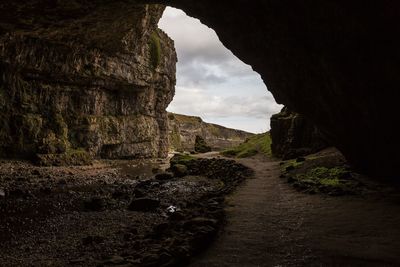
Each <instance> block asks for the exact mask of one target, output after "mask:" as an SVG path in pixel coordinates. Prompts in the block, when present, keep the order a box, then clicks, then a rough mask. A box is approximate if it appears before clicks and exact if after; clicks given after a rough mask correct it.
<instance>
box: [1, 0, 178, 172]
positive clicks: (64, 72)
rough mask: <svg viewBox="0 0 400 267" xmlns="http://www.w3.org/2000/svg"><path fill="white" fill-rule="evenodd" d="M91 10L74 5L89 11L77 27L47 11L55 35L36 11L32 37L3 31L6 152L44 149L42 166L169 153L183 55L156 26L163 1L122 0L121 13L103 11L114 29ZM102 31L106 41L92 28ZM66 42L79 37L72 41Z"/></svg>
mask: <svg viewBox="0 0 400 267" xmlns="http://www.w3.org/2000/svg"><path fill="white" fill-rule="evenodd" d="M63 6H64V5H63ZM84 6H85V4H83V5H81V4H77V5H76V6H75V7H74V8H73V9H75V8H77V9H76V10H79V9H80V7H82V10H87V11H88V12H86V11H85V12H84V13H86V14H85V15H83V14H81V15H79V14H75V15H77V16H75V15H73V17H74V19H72V21H71V23H72V24H74V25H75V26H76V28H75V29H74V30H72V29H71V27H70V25H71V24H69V23H65V24H63V23H61V24H58V23H53V22H54V21H53V20H48V21H47V22H44V21H45V20H47V18H45V16H40V17H41V18H42V19H43V20H42V22H44V23H45V24H46V25H47V26H44V27H45V28H46V32H47V33H44V32H42V33H38V32H36V30H34V29H40V28H41V27H40V26H39V25H36V22H38V21H37V20H36V19H33V17H31V18H30V19H28V20H31V22H30V23H29V24H30V26H28V25H26V26H27V27H26V28H25V27H24V29H25V30H26V34H22V32H20V31H19V30H18V29H17V28H18V27H17V28H13V29H11V28H10V29H9V30H7V34H5V33H4V32H3V31H1V32H0V47H1V52H0V72H1V73H2V74H4V75H2V77H1V79H0V107H1V115H0V125H2V127H1V129H0V156H2V157H29V158H31V157H32V155H36V157H35V162H36V163H37V164H39V165H41V166H52V165H55V166H63V165H86V164H89V163H90V160H89V159H90V158H92V157H101V158H110V159H119V158H122V159H130V158H154V157H166V156H167V154H168V125H167V124H168V122H167V112H166V107H167V106H168V105H169V103H170V102H171V100H172V98H173V96H174V91H175V81H176V78H175V72H176V70H175V65H176V60H177V58H176V52H175V48H174V43H173V41H172V40H171V39H170V38H169V37H168V36H167V35H166V34H165V33H164V32H163V31H161V30H159V29H158V27H157V23H158V20H159V19H160V17H161V15H162V13H163V10H164V8H165V7H163V6H161V5H149V6H147V5H139V4H136V3H135V5H134V7H133V8H132V7H128V8H127V9H125V7H126V4H122V3H118V4H116V5H115V6H114V7H117V6H119V8H121V9H120V10H121V12H119V11H118V12H117V13H114V12H112V11H111V13H110V14H108V15H107V16H106V17H107V18H106V17H105V19H110V20H109V21H118V24H119V26H118V27H117V28H115V27H116V26H115V25H116V24H115V23H109V22H105V21H103V22H102V21H97V22H94V21H93V19H94V18H95V17H98V15H99V13H98V12H100V13H101V12H103V11H101V10H102V8H100V7H99V9H98V8H97V7H94V6H93V8H90V10H89V9H86V7H84ZM15 8H17V7H16V6H15V7H13V8H12V10H15ZM5 9H7V7H5V6H3V5H1V7H0V11H1V13H2V14H3V12H5ZM44 9H47V8H46V7H44ZM61 9H62V7H61V6H60V12H61V13H64V11H61ZM38 10H39V9H38ZM68 10H69V9H68ZM65 12H67V13H68V12H69V11H66V10H65ZM4 14H5V13H4ZM65 14H66V13H65ZM30 16H35V12H32V13H30ZM49 16H55V17H54V18H56V17H58V16H57V15H56V13H52V15H50V14H49ZM67 17H69V15H68V16H67ZM111 17H113V18H111ZM58 19H60V21H61V20H62V19H61V18H60V17H59V18H58ZM58 19H57V20H58ZM0 20H1V23H0V24H3V23H4V20H3V19H0ZM17 20H18V19H17ZM24 20H25V19H24ZM39 20H41V19H39ZM89 21H91V22H89ZM32 22H33V23H32ZM38 23H39V24H40V22H38ZM88 23H89V24H91V23H94V24H92V25H91V26H90V25H89V24H88ZM18 24H19V23H16V25H18ZM31 27H32V28H31ZM38 27H39V28H38ZM97 27H99V28H102V30H101V31H100V32H101V33H102V34H103V33H104V34H105V35H104V36H108V37H107V38H106V39H107V40H108V41H105V40H104V41H101V39H102V38H100V36H98V35H97V34H93V33H94V32H93V30H94V29H98V28H97ZM100 32H99V33H100ZM102 34H101V35H102ZM89 36H90V37H89ZM96 36H97V37H96ZM65 38H67V39H69V40H74V42H73V43H70V44H68V45H66V42H65V41H61V40H66V39H65ZM22 65H23V66H24V69H22V68H19V67H18V66H22ZM9 92H13V93H12V94H11V93H9ZM14 96H15V97H14ZM3 126H4V127H3Z"/></svg>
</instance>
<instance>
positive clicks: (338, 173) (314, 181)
mask: <svg viewBox="0 0 400 267" xmlns="http://www.w3.org/2000/svg"><path fill="white" fill-rule="evenodd" d="M287 174H288V182H289V183H292V184H293V186H294V187H295V188H298V189H300V190H302V191H305V192H308V193H327V194H329V195H345V194H355V193H357V191H359V188H360V183H359V182H358V181H357V180H354V179H352V175H351V172H350V171H348V170H347V169H345V168H343V167H334V168H326V167H316V168H312V169H310V170H308V171H306V172H305V173H299V174H290V171H287Z"/></svg>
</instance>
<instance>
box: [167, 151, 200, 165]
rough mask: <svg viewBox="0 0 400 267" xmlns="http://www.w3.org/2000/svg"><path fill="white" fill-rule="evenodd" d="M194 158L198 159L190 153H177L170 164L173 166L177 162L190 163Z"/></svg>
mask: <svg viewBox="0 0 400 267" xmlns="http://www.w3.org/2000/svg"><path fill="white" fill-rule="evenodd" d="M193 160H196V158H194V157H192V156H190V155H186V154H176V155H174V156H173V157H172V158H171V160H170V164H171V166H173V165H177V164H181V165H187V164H188V163H190V162H191V161H193Z"/></svg>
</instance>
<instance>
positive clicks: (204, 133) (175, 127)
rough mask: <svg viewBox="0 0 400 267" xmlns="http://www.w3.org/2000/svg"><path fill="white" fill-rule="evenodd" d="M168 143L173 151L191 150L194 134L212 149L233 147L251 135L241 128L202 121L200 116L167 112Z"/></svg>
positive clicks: (251, 134) (194, 139)
mask: <svg viewBox="0 0 400 267" xmlns="http://www.w3.org/2000/svg"><path fill="white" fill-rule="evenodd" d="M168 128H169V144H170V149H171V150H174V151H193V150H194V146H195V141H196V136H200V137H201V138H202V139H204V140H205V142H206V144H207V145H208V146H210V147H211V148H212V150H224V149H227V148H230V147H234V146H237V145H239V144H240V143H242V142H244V141H245V140H246V139H247V138H249V137H251V136H253V135H254V134H253V133H248V132H245V131H241V130H236V129H230V128H226V127H223V126H221V125H217V124H213V123H207V122H204V121H203V120H202V119H201V118H200V117H196V116H187V115H181V114H176V113H168Z"/></svg>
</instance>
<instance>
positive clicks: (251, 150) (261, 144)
mask: <svg viewBox="0 0 400 267" xmlns="http://www.w3.org/2000/svg"><path fill="white" fill-rule="evenodd" d="M258 153H261V154H264V155H267V156H271V136H270V134H269V132H267V133H263V134H256V135H254V136H252V137H250V138H248V139H247V140H246V141H245V142H244V143H242V144H240V145H239V146H237V147H234V148H231V149H227V150H224V151H222V152H221V154H222V155H224V156H226V157H238V158H247V157H251V156H254V155H256V154H258Z"/></svg>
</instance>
